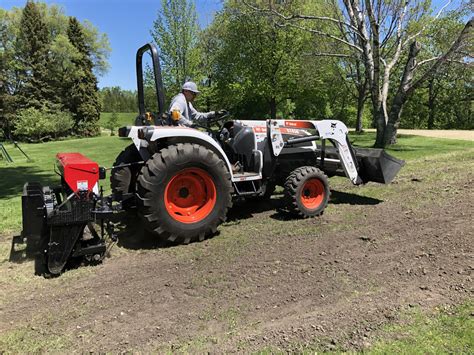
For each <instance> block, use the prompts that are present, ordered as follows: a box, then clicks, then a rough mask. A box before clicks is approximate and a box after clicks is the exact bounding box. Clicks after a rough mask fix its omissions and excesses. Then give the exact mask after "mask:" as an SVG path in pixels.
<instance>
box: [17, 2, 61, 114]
mask: <svg viewBox="0 0 474 355" xmlns="http://www.w3.org/2000/svg"><path fill="white" fill-rule="evenodd" d="M49 46H50V35H49V31H48V27H47V26H46V24H45V22H44V21H43V19H42V17H41V13H40V11H39V8H38V6H37V5H36V4H35V3H34V2H33V1H28V2H27V3H26V6H25V8H24V9H23V12H22V17H21V23H20V31H19V34H18V38H17V41H16V47H17V55H18V58H17V60H18V67H19V69H20V70H19V71H20V72H21V76H22V81H23V83H24V85H22V88H21V90H19V92H18V95H17V98H16V100H18V101H17V103H18V107H19V108H28V107H35V108H38V109H39V108H41V107H45V106H46V107H47V106H49V103H50V102H51V101H52V100H53V101H54V90H53V88H52V86H51V83H50V80H49V76H48V72H49V71H48V67H49Z"/></svg>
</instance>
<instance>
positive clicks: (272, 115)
mask: <svg viewBox="0 0 474 355" xmlns="http://www.w3.org/2000/svg"><path fill="white" fill-rule="evenodd" d="M276 106H277V105H276V98H275V97H272V98H271V99H270V118H271V119H272V120H276V115H277V108H276Z"/></svg>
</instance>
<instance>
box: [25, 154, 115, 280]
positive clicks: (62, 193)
mask: <svg viewBox="0 0 474 355" xmlns="http://www.w3.org/2000/svg"><path fill="white" fill-rule="evenodd" d="M57 161H58V164H57V166H58V169H59V172H58V173H59V174H60V175H61V185H60V186H56V187H49V186H42V185H41V184H39V183H36V182H28V183H26V184H25V185H24V187H23V196H22V211H23V232H22V237H23V239H26V240H27V245H28V248H29V249H30V250H37V259H36V260H37V264H36V272H37V273H39V274H45V275H48V274H49V275H58V274H60V273H61V271H62V270H63V269H64V268H66V267H67V266H68V265H70V266H73V265H74V264H77V265H78V264H82V263H85V264H96V263H99V262H100V261H102V259H103V258H104V257H105V255H106V252H107V245H106V237H107V236H108V237H109V238H110V240H111V241H112V242H114V241H115V240H116V235H115V232H114V224H113V222H114V219H115V217H117V215H118V214H120V211H121V208H120V205H117V206H113V205H112V201H111V198H110V197H104V196H103V194H102V192H100V193H99V189H98V180H99V178H105V169H103V168H99V166H98V165H97V163H95V162H93V161H91V160H89V159H88V158H86V157H84V156H83V155H81V154H79V153H63V154H58V155H57ZM96 226H98V229H99V231H98V232H97V231H96Z"/></svg>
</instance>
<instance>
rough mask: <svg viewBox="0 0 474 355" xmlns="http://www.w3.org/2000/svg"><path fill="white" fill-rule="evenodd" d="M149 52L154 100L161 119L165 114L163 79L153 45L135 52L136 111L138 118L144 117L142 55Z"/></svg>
mask: <svg viewBox="0 0 474 355" xmlns="http://www.w3.org/2000/svg"><path fill="white" fill-rule="evenodd" d="M146 51H150V54H151V59H152V61H153V74H154V77H155V89H156V99H157V101H158V111H159V112H158V117H162V115H163V114H164V112H165V94H164V89H163V79H162V76H161V66H160V59H159V56H158V49H157V48H156V46H155V45H154V44H153V43H147V44H145V45H144V46H142V47H140V48H139V49H138V51H137V58H136V65H137V89H138V111H139V114H140V116H143V115H145V94H144V89H143V61H142V58H143V53H145V52H146Z"/></svg>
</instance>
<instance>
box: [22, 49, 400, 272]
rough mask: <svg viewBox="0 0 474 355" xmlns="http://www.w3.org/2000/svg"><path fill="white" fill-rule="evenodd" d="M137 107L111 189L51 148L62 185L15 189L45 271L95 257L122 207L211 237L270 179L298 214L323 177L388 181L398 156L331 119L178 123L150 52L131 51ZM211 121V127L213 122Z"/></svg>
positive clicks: (185, 235)
mask: <svg viewBox="0 0 474 355" xmlns="http://www.w3.org/2000/svg"><path fill="white" fill-rule="evenodd" d="M147 52H148V53H149V54H150V55H151V60H152V64H153V72H154V84H155V89H156V100H157V107H158V112H156V113H150V112H147V111H146V110H145V95H144V84H143V64H142V58H143V54H144V53H147ZM136 73H137V89H138V108H139V114H138V117H137V118H136V120H135V124H134V125H133V126H127V127H122V128H120V129H119V137H122V138H125V139H130V140H131V144H130V145H129V146H127V147H126V148H125V149H124V150H123V151H122V152H121V153H120V154H119V155H118V157H117V158H116V161H115V163H114V165H113V167H112V168H111V174H110V183H111V188H112V194H111V195H110V196H104V194H103V191H102V189H101V188H99V185H98V180H99V179H100V178H105V171H106V170H107V169H105V168H102V167H99V166H98V165H97V163H95V162H93V161H90V160H89V159H88V158H86V157H84V156H82V155H81V154H80V153H60V154H58V155H57V161H58V167H59V174H60V175H61V184H60V185H59V186H57V187H44V186H41V185H40V184H38V183H26V184H25V186H24V189H23V199H22V203H23V233H22V235H23V237H24V238H26V239H30V240H31V241H33V242H35V243H36V244H37V245H38V246H39V250H40V253H39V255H40V257H41V260H42V265H44V268H45V270H46V272H48V273H50V274H52V275H58V274H60V273H61V272H62V271H63V270H64V268H65V267H66V266H67V265H68V264H70V263H77V262H83V261H84V260H85V261H87V262H89V263H97V262H100V261H101V260H102V259H103V258H104V256H105V255H106V249H107V247H106V243H105V239H106V237H107V236H108V237H110V238H111V239H112V240H115V239H116V238H117V233H116V231H115V224H116V223H117V222H119V221H121V220H123V218H124V216H125V215H126V214H130V213H136V214H137V215H138V216H139V221H141V223H143V226H144V227H145V228H146V229H147V230H149V231H150V232H151V233H152V234H154V235H155V236H156V238H160V239H163V240H167V241H169V242H173V243H184V244H187V243H190V242H194V241H202V240H204V239H205V238H207V237H210V236H212V235H214V234H215V233H216V231H217V228H218V226H219V225H220V224H221V223H222V222H224V221H225V220H226V216H227V213H228V211H229V209H230V208H231V207H232V203H233V201H235V200H236V199H252V200H254V199H264V198H268V197H270V196H271V194H272V193H273V191H274V190H275V187H276V186H282V187H283V190H284V208H285V209H286V210H287V211H288V212H289V213H292V214H294V215H295V216H297V217H298V218H310V217H315V216H319V215H321V214H322V213H323V211H324V209H325V208H326V206H327V204H328V201H329V198H330V188H329V180H328V177H331V176H335V175H340V176H346V177H347V178H349V179H350V181H351V182H352V183H353V184H355V185H360V184H364V183H367V182H369V181H373V182H378V183H384V184H388V183H390V182H391V181H392V180H393V178H394V177H395V176H396V174H397V173H398V171H399V170H400V168H401V167H402V166H403V165H404V162H403V161H401V160H398V159H396V158H394V157H392V156H390V155H388V154H387V153H386V152H385V151H384V150H381V149H369V148H357V147H353V146H352V145H351V143H350V141H349V139H348V129H347V127H346V126H345V125H344V123H342V122H340V121H337V120H320V121H315V120H284V119H278V120H231V119H229V116H227V115H224V116H221V117H217V118H216V119H213V120H210V121H209V122H208V124H207V125H205V126H200V127H196V128H189V127H182V126H179V125H177V124H176V123H175V122H174V121H173V120H172V119H170V117H168V114H167V112H166V109H165V98H164V90H163V82H162V76H161V68H160V61H159V56H158V50H157V48H156V47H155V46H154V45H153V44H146V45H144V46H143V47H141V48H139V49H138V51H137V55H136ZM216 126H217V127H218V128H215V127H216Z"/></svg>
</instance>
